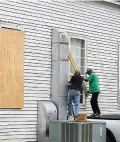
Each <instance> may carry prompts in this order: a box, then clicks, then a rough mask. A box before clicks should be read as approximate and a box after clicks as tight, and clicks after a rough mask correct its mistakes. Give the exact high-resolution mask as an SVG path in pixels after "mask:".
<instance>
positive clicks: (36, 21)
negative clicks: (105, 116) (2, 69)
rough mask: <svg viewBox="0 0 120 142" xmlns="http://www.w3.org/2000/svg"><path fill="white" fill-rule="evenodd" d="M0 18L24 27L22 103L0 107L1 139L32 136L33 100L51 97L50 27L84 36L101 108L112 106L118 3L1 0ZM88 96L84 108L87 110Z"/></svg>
mask: <svg viewBox="0 0 120 142" xmlns="http://www.w3.org/2000/svg"><path fill="white" fill-rule="evenodd" d="M0 20H1V21H4V22H6V23H7V22H10V23H15V24H16V25H23V28H24V30H25V57H24V58H25V71H24V72H25V73H24V74H25V86H24V89H25V91H24V94H25V108H24V109H22V110H14V109H12V110H8V109H7V110H5V109H1V110H0V140H4V139H12V140H14V139H21V140H24V141H36V133H37V132H36V130H37V129H36V125H37V101H38V100H49V99H50V85H51V29H52V28H61V29H63V30H66V31H68V32H69V33H70V34H71V35H74V36H77V37H81V36H84V37H86V39H87V49H88V50H87V57H88V59H87V60H88V61H87V65H88V66H92V67H93V69H94V70H95V71H96V73H97V74H98V76H99V78H100V87H101V95H100V97H99V103H100V107H101V109H102V112H107V113H115V112H117V52H118V50H117V49H118V48H117V47H118V45H117V42H118V40H119V39H120V26H119V23H120V10H119V9H118V8H117V7H113V6H107V5H103V4H102V3H97V2H94V3H92V2H73V1H71V2H67V1H54V2H52V1H38V2H33V1H30V2H29V1H26V0H23V1H16V2H15V1H12V0H7V1H1V2H0ZM89 99H90V97H89V98H88V100H87V109H86V112H87V113H91V107H90V105H89V104H90V103H89ZM84 111H85V109H84V108H82V109H81V112H84Z"/></svg>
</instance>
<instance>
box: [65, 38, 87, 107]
mask: <svg viewBox="0 0 120 142" xmlns="http://www.w3.org/2000/svg"><path fill="white" fill-rule="evenodd" d="M72 38H74V39H78V40H83V41H84V43H85V71H86V70H87V39H86V38H85V37H83V36H74V35H72V36H69V50H70V47H71V39H72ZM71 75H72V74H70V61H69V75H68V79H69V80H70V78H69V77H70V76H71ZM84 76H86V75H85V74H84ZM82 95H83V103H81V105H82V106H83V108H86V96H85V94H84V93H83V94H82Z"/></svg>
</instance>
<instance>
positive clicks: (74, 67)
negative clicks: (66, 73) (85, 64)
mask: <svg viewBox="0 0 120 142" xmlns="http://www.w3.org/2000/svg"><path fill="white" fill-rule="evenodd" d="M68 59H69V60H70V63H71V65H72V67H73V69H74V71H76V70H79V69H78V67H77V66H76V63H75V61H74V59H73V56H72V54H71V52H70V50H68ZM82 88H83V91H84V92H85V94H86V95H87V94H88V93H87V85H86V83H85V81H83V82H82Z"/></svg>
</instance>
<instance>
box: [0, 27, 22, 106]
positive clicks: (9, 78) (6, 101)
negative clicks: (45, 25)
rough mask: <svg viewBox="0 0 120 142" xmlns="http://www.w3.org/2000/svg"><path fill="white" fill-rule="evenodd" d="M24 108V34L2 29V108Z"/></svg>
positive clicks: (0, 98) (0, 49)
mask: <svg viewBox="0 0 120 142" xmlns="http://www.w3.org/2000/svg"><path fill="white" fill-rule="evenodd" d="M23 107H24V32H23V31H17V30H12V29H4V28H0V108H23Z"/></svg>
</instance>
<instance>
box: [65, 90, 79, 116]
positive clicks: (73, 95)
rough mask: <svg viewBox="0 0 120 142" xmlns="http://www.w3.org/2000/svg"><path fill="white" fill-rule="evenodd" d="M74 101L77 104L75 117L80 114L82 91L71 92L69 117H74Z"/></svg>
mask: <svg viewBox="0 0 120 142" xmlns="http://www.w3.org/2000/svg"><path fill="white" fill-rule="evenodd" d="M72 101H73V102H74V104H75V113H74V115H75V116H77V115H78V114H79V107H80V91H77V90H69V99H68V115H69V116H72V114H73V112H72Z"/></svg>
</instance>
